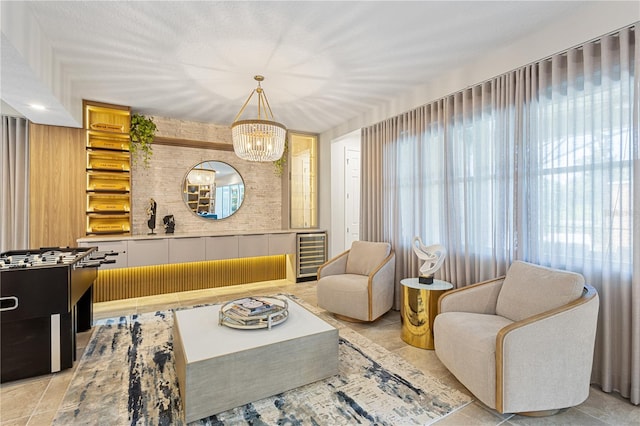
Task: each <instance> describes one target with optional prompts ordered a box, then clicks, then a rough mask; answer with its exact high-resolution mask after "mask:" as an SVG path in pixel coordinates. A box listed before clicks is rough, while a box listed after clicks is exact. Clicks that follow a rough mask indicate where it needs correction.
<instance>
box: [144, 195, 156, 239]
mask: <svg viewBox="0 0 640 426" xmlns="http://www.w3.org/2000/svg"><path fill="white" fill-rule="evenodd" d="M157 207H158V204H157V203H156V202H155V200H154V199H153V198H149V207H147V226H148V227H149V229H151V232H149V235H152V234H155V232H153V230H154V229H156V209H157Z"/></svg>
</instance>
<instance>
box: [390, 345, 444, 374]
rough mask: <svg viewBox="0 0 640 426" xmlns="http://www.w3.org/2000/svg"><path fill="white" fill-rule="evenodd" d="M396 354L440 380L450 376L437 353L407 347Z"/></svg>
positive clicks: (398, 350) (396, 351)
mask: <svg viewBox="0 0 640 426" xmlns="http://www.w3.org/2000/svg"><path fill="white" fill-rule="evenodd" d="M394 352H395V353H397V354H398V355H400V356H401V357H403V358H404V359H406V360H407V361H409V362H410V363H411V364H413V365H415V366H416V367H418V368H419V369H421V370H422V371H424V372H428V373H429V374H430V375H432V376H434V377H437V378H440V377H445V376H447V375H448V374H450V373H449V370H447V367H445V366H444V364H442V362H440V360H439V359H438V357H437V356H436V353H435V352H434V351H432V350H428V349H422V348H416V347H415V346H410V345H405V346H402V347H400V348H398V349H396V350H395V351H394Z"/></svg>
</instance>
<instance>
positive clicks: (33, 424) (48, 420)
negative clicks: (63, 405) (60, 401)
mask: <svg viewBox="0 0 640 426" xmlns="http://www.w3.org/2000/svg"><path fill="white" fill-rule="evenodd" d="M57 408H58V407H56V409H54V410H52V411H43V412H41V413H36V414H34V415H33V416H31V418H30V419H29V422H28V423H27V426H46V425H50V424H52V423H53V419H54V418H55V417H56V412H57Z"/></svg>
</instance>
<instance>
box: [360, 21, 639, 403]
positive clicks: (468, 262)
mask: <svg viewBox="0 0 640 426" xmlns="http://www.w3.org/2000/svg"><path fill="white" fill-rule="evenodd" d="M639 49H640V48H639V43H638V35H637V28H636V27H635V26H633V27H630V28H626V29H622V30H620V31H619V32H616V33H614V34H610V35H606V36H603V37H601V38H600V39H599V40H597V41H594V42H589V43H585V44H584V45H582V46H579V47H577V48H574V49H570V50H568V51H566V52H563V53H561V54H558V55H554V56H553V57H551V58H548V59H545V60H541V61H539V62H536V63H533V64H530V65H527V66H525V67H522V68H519V69H517V70H514V71H512V72H509V73H506V74H504V75H501V76H498V77H496V78H494V79H491V80H489V81H486V82H484V83H482V84H479V85H477V86H474V87H470V88H467V89H465V90H462V91H460V92H458V93H455V94H452V95H450V96H447V97H445V98H443V99H441V100H438V101H436V102H433V103H431V104H428V105H424V106H422V107H419V108H416V109H414V110H412V111H409V112H406V113H403V114H401V115H399V116H396V117H393V118H390V119H388V120H386V121H385V122H382V123H378V124H376V125H374V126H371V127H369V128H365V129H363V130H362V182H363V184H362V187H361V191H362V194H363V196H362V203H361V208H362V213H361V235H362V238H363V239H368V240H374V241H378V240H380V241H389V242H391V243H392V245H393V248H394V250H395V252H396V262H397V263H396V275H397V277H396V278H397V281H398V283H399V280H400V279H402V278H405V277H409V276H416V274H417V273H418V269H419V262H418V260H417V258H416V256H415V255H414V254H413V252H412V248H411V240H412V239H413V237H414V236H415V235H419V236H421V238H422V240H423V241H424V242H425V243H426V244H434V243H441V244H443V245H445V247H447V250H448V255H447V259H446V261H445V263H444V265H443V267H442V268H441V269H440V271H439V272H438V275H439V278H441V279H444V280H447V281H450V282H452V283H453V284H454V286H455V287H462V286H466V285H469V284H472V283H475V282H479V281H483V280H486V279H490V278H494V277H497V276H500V275H503V274H504V273H505V272H506V270H507V269H508V267H509V265H510V264H511V263H512V262H513V260H516V259H521V260H525V261H529V262H533V263H537V264H541V265H546V266H551V267H555V268H560V269H567V270H571V271H575V272H579V273H582V274H583V275H584V276H585V278H586V280H587V282H589V283H590V284H592V285H593V286H594V287H595V288H596V289H597V290H598V292H599V294H600V300H601V306H600V314H599V321H598V334H597V341H596V353H595V359H594V367H593V376H592V380H593V382H594V383H597V384H599V385H601V386H602V388H603V390H605V391H608V392H609V391H617V392H619V393H620V394H621V395H623V396H624V397H627V398H630V400H631V402H632V403H634V404H639V403H640V237H639V235H640V191H639V190H638V187H640V154H639V151H640V148H639V147H638V144H639V141H638V133H639V130H640V128H639V127H638V120H639V119H638V116H639V113H640V107H639V101H638V99H639V97H640V83H639V81H640V76H639V75H638V62H639V58H640V53H639V52H640V50H639ZM398 283H397V284H396V285H397V287H396V294H397V296H396V302H398V301H399V294H400V288H399V285H398ZM397 306H399V305H398V304H397V305H396V307H397Z"/></svg>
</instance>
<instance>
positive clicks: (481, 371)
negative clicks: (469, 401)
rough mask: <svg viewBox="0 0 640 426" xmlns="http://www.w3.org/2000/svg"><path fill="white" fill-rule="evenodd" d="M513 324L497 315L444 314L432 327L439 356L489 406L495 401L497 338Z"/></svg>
mask: <svg viewBox="0 0 640 426" xmlns="http://www.w3.org/2000/svg"><path fill="white" fill-rule="evenodd" d="M512 323H513V321H510V320H508V319H506V318H504V317H501V316H498V315H490V314H478V313H469V312H445V313H442V314H439V315H438V317H437V321H436V322H435V325H434V336H435V339H436V341H437V342H438V345H437V354H438V357H439V358H440V359H444V360H446V364H445V365H446V366H447V368H448V369H449V371H451V372H452V373H453V375H454V376H456V377H457V378H458V379H459V380H460V381H461V382H462V383H464V384H465V385H466V386H467V387H468V388H469V389H473V392H474V394H475V395H476V396H477V397H478V399H480V400H481V401H483V402H485V403H486V404H487V405H489V406H495V399H496V390H495V389H496V335H497V334H498V331H500V330H501V329H502V328H503V327H506V326H507V325H509V324H512Z"/></svg>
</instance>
